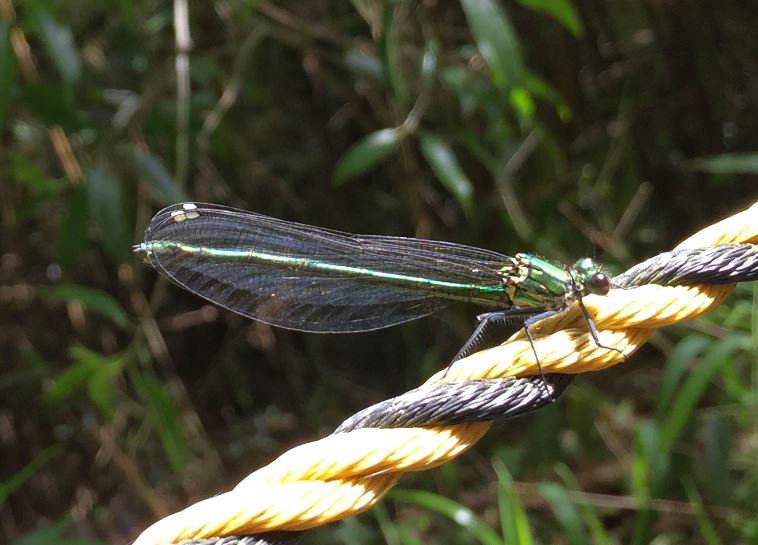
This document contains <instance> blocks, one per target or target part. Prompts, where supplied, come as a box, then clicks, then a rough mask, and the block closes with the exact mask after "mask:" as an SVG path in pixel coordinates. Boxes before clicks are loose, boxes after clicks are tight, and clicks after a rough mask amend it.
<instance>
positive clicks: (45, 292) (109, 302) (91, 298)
mask: <svg viewBox="0 0 758 545" xmlns="http://www.w3.org/2000/svg"><path fill="white" fill-rule="evenodd" d="M39 294H40V295H41V296H42V297H44V298H45V299H47V300H48V301H78V302H79V303H81V304H82V305H83V306H84V308H86V309H87V310H91V311H93V312H97V313H98V314H100V315H102V316H105V317H106V318H110V319H111V320H112V321H113V323H115V324H116V325H118V326H120V327H124V326H126V325H128V323H129V319H128V318H127V316H126V311H124V309H123V307H122V306H121V304H119V302H118V301H116V299H114V298H113V296H111V295H110V294H108V293H105V292H104V291H100V290H97V289H94V288H90V287H87V286H79V285H76V284H58V285H55V286H48V287H45V288H41V289H40V290H39Z"/></svg>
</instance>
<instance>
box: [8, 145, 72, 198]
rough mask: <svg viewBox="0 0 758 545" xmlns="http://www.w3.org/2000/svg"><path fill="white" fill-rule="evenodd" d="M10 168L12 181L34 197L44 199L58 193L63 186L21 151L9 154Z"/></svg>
mask: <svg viewBox="0 0 758 545" xmlns="http://www.w3.org/2000/svg"><path fill="white" fill-rule="evenodd" d="M10 168H11V172H12V173H13V178H12V179H13V181H14V182H15V183H17V184H18V185H20V186H22V187H24V188H25V189H26V190H27V191H28V192H29V193H30V194H31V195H32V196H33V197H35V198H39V199H45V198H46V197H49V196H52V195H55V194H57V193H59V192H60V191H61V190H62V189H63V188H64V187H65V185H64V184H61V183H60V182H59V181H57V180H53V179H52V178H50V177H49V176H48V175H47V174H45V171H44V170H42V168H41V167H40V166H39V164H37V163H36V162H35V161H33V160H32V159H31V158H30V157H29V156H27V155H24V154H22V153H13V154H12V155H11V156H10Z"/></svg>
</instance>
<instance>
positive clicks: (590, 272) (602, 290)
mask: <svg viewBox="0 0 758 545" xmlns="http://www.w3.org/2000/svg"><path fill="white" fill-rule="evenodd" d="M571 272H572V276H573V277H574V279H575V280H576V281H577V282H578V283H579V284H580V285H581V286H582V287H583V288H584V291H585V292H586V293H591V294H593V295H608V292H609V291H610V289H611V279H610V277H609V276H608V275H607V274H606V273H605V272H603V270H602V269H601V268H600V265H598V264H597V263H595V261H594V260H592V259H590V258H589V257H583V258H582V259H580V260H579V261H577V262H576V264H575V265H574V267H573V269H572V271H571Z"/></svg>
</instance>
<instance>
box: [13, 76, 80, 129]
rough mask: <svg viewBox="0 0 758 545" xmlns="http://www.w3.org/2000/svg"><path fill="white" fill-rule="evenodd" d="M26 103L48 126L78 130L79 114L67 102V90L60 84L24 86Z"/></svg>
mask: <svg viewBox="0 0 758 545" xmlns="http://www.w3.org/2000/svg"><path fill="white" fill-rule="evenodd" d="M22 97H23V100H24V103H25V104H26V105H27V106H28V107H29V109H30V110H31V111H32V113H34V115H36V116H37V117H39V118H40V120H41V121H43V122H44V123H45V124H47V125H60V126H62V127H64V128H67V129H70V128H77V115H78V114H79V112H77V111H76V110H75V109H74V108H73V107H72V105H71V103H70V101H67V100H66V92H65V88H64V86H63V85H62V84H60V83H50V82H49V81H48V82H44V81H43V82H39V83H27V84H25V85H24V86H23V94H22Z"/></svg>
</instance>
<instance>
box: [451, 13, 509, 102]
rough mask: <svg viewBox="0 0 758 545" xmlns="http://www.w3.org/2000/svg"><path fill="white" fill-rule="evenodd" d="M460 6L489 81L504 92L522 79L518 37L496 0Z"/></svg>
mask: <svg viewBox="0 0 758 545" xmlns="http://www.w3.org/2000/svg"><path fill="white" fill-rule="evenodd" d="M461 6H462V7H463V11H464V13H465V14H466V20H467V21H468V25H469V27H470V28H471V32H472V34H473V35H474V40H475V41H476V47H477V49H479V52H480V53H481V55H482V57H483V58H484V61H485V62H486V63H487V66H488V67H489V69H490V73H491V76H492V81H493V82H494V83H495V85H496V86H497V87H498V88H499V89H500V90H501V91H503V92H507V91H508V90H509V89H510V88H511V87H512V86H514V85H516V84H517V83H518V82H519V81H520V80H521V72H522V66H523V63H522V60H521V52H520V50H519V43H518V37H517V36H516V33H515V32H514V30H513V27H512V26H511V23H510V21H509V20H508V17H507V16H506V14H505V11H503V9H502V8H501V7H500V5H499V4H498V3H497V2H495V0H461Z"/></svg>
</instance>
